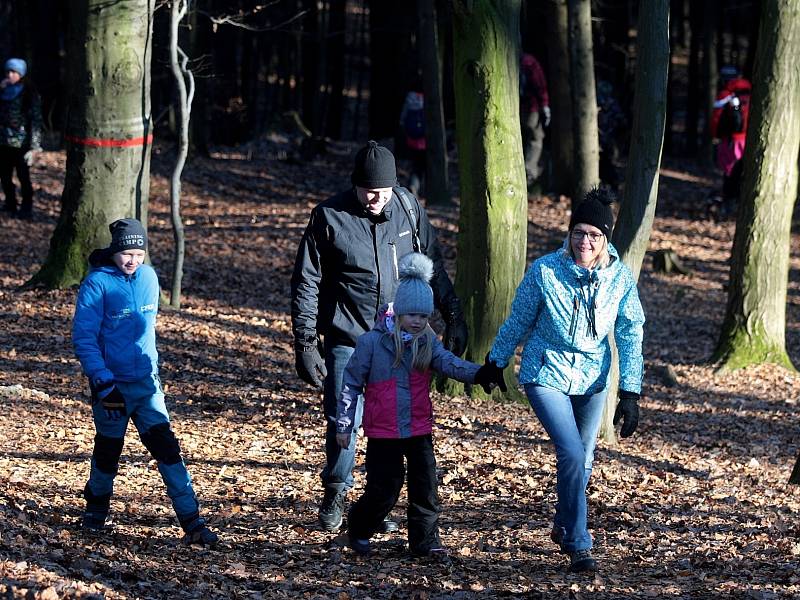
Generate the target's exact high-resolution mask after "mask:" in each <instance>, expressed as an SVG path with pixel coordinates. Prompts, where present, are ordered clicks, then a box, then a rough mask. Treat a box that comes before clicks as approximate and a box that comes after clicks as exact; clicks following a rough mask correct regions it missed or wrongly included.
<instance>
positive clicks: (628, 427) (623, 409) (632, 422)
mask: <svg viewBox="0 0 800 600" xmlns="http://www.w3.org/2000/svg"><path fill="white" fill-rule="evenodd" d="M618 395H619V404H617V410H616V412H615V413H614V425H616V424H617V423H619V422H620V420H622V429H620V432H619V435H620V436H621V437H624V438H626V437H630V436H632V435H633V432H634V431H636V426H637V425H639V394H637V393H636V392H628V391H625V390H620V391H619V394H618Z"/></svg>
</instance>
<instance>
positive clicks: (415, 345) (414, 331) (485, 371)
mask: <svg viewBox="0 0 800 600" xmlns="http://www.w3.org/2000/svg"><path fill="white" fill-rule="evenodd" d="M398 272H399V276H400V284H399V286H398V288H397V293H396V295H395V299H394V302H393V303H392V304H390V305H388V306H385V307H384V308H383V310H381V312H380V314H379V316H378V321H377V323H376V324H375V327H374V329H372V331H369V332H367V333H365V334H363V335H362V336H361V337H359V338H358V341H357V342H356V349H355V352H354V353H353V356H352V357H351V358H350V362H349V363H348V364H347V368H346V370H345V372H344V379H343V387H342V394H341V396H340V398H339V404H338V410H337V418H336V421H337V438H336V440H337V442H338V444H339V445H340V446H341V447H347V446H348V445H349V443H350V438H351V435H352V433H353V420H354V417H355V411H356V404H357V403H358V402H359V397H360V396H361V395H362V393H363V395H364V417H363V424H364V433H365V434H366V435H367V438H368V441H367V459H366V469H367V484H366V488H365V490H364V493H363V494H362V495H361V498H359V499H358V501H357V502H356V503H355V504H354V505H353V507H352V508H351V510H350V514H349V517H348V533H349V536H350V546H351V548H352V549H353V550H354V551H355V552H356V553H358V554H360V555H362V556H365V555H368V554H369V551H370V545H369V538H370V537H371V536H372V535H373V534H374V533H375V532H377V531H379V529H380V525H381V523H382V522H383V520H384V518H385V517H386V516H387V515H388V514H389V512H390V511H391V510H392V508H393V507H394V505H395V503H396V502H397V499H398V497H399V495H400V490H401V488H402V487H403V479H404V474H405V468H404V464H403V459H404V458H405V460H406V461H407V463H408V544H409V549H410V551H411V553H412V554H413V555H415V556H433V557H435V556H441V555H443V554H446V551H445V550H444V548H442V545H441V542H440V540H439V528H438V520H439V512H440V508H439V498H438V494H437V482H436V458H435V457H434V454H433V439H432V436H431V431H432V428H433V410H432V406H431V398H430V381H431V374H432V372H433V371H436V372H438V373H442V374H444V375H446V376H447V377H451V378H453V379H456V380H458V381H462V382H464V383H477V384H479V385H481V387H483V389H484V390H485V391H486V392H487V393H489V392H490V391H491V390H492V388H493V387H494V386H495V385H498V386H500V389H501V390H502V391H506V387H505V383H504V381H503V377H502V371H499V370H497V369H494V368H492V367H490V366H478V365H476V364H474V363H471V362H468V361H464V360H461V359H460V358H458V357H457V356H455V355H454V354H452V353H451V352H449V351H447V350H445V348H444V347H443V346H442V343H441V342H440V341H439V340H438V339H437V337H436V334H435V333H434V332H433V330H432V329H431V327H430V325H429V324H428V320H429V319H430V317H431V314H433V291H432V290H431V287H430V285H429V284H428V282H429V281H430V278H431V276H432V274H433V263H432V262H431V260H430V259H429V258H428V257H427V256H425V255H423V254H419V253H412V254H407V255H406V256H404V257H403V258H402V259H401V260H400V264H399V267H398Z"/></svg>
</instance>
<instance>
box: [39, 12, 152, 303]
mask: <svg viewBox="0 0 800 600" xmlns="http://www.w3.org/2000/svg"><path fill="white" fill-rule="evenodd" d="M153 7H154V3H153V2H151V1H148V0H118V1H116V2H107V1H106V0H72V2H70V10H69V27H68V40H67V48H68V50H67V70H68V75H69V76H68V78H67V81H68V84H69V89H68V91H67V121H66V130H65V135H64V139H65V141H66V145H67V166H66V175H65V179H64V191H63V193H62V195H61V214H60V216H59V218H58V223H57V225H56V228H55V231H54V232H53V236H52V237H51V239H50V250H49V253H48V255H47V258H46V259H45V262H44V263H43V264H42V266H41V268H40V270H39V272H38V273H36V275H34V276H33V278H32V279H31V280H30V281H29V282H28V284H27V285H29V286H34V285H35V286H43V287H47V288H64V287H69V286H71V285H75V284H77V283H80V281H81V279H83V276H84V275H85V274H86V271H87V267H88V264H87V257H88V255H89V253H90V252H91V250H92V249H94V248H99V247H103V246H106V245H108V243H109V242H110V239H111V234H110V233H109V231H108V224H109V223H111V222H112V221H114V220H116V219H120V218H123V217H136V218H137V219H139V220H140V221H142V223H143V224H144V225H145V226H146V225H147V198H148V193H149V189H150V144H151V142H152V138H153V136H152V133H151V121H150V48H151V34H152V22H153Z"/></svg>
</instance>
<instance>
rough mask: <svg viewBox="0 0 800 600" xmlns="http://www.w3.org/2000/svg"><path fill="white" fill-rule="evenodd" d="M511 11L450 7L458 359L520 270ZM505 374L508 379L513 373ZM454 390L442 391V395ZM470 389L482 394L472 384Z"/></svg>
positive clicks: (520, 166) (471, 349)
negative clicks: (461, 340) (462, 337)
mask: <svg viewBox="0 0 800 600" xmlns="http://www.w3.org/2000/svg"><path fill="white" fill-rule="evenodd" d="M519 13H520V0H456V1H455V2H454V3H453V48H454V66H455V69H454V82H455V90H456V93H455V98H456V143H457V145H458V158H459V160H458V165H459V174H460V177H461V215H460V219H459V235H458V268H457V276H456V290H457V291H458V296H459V298H461V300H462V301H463V303H464V314H465V316H466V319H467V324H468V325H469V329H470V337H469V345H468V346H467V352H466V357H467V359H468V360H473V361H475V362H480V363H482V362H483V359H484V356H485V355H486V353H487V352H488V351H489V349H490V348H491V345H492V342H493V340H494V337H495V334H496V333H497V330H498V329H499V327H500V325H501V324H502V323H503V321H504V319H505V317H506V315H507V314H508V312H509V310H510V307H511V301H512V300H513V298H514V292H515V290H516V287H517V284H518V283H519V281H520V280H521V278H522V274H523V271H524V268H525V248H526V239H527V207H528V198H527V189H526V182H525V165H524V163H523V159H522V153H521V152H520V148H521V147H522V140H521V137H520V129H519V126H518V123H519V77H518V75H517V73H518V72H519V54H520V46H519V44H520V41H519ZM507 377H509V381H510V378H511V377H513V368H509V369H508V375H507ZM458 389H459V386H456V385H452V386H451V385H448V386H447V390H448V391H450V392H457V391H458ZM512 389H514V387H513V386H512ZM471 391H472V394H473V395H482V394H483V392H482V391H481V390H480V388H479V387H477V386H474V387H473V388H472V390H471Z"/></svg>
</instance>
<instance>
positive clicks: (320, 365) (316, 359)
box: [294, 344, 328, 389]
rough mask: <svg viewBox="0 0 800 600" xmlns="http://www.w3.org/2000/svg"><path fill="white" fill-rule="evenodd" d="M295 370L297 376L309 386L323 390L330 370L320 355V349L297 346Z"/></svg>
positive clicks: (314, 346)
mask: <svg viewBox="0 0 800 600" xmlns="http://www.w3.org/2000/svg"><path fill="white" fill-rule="evenodd" d="M294 368H295V370H296V371H297V375H298V376H299V377H300V379H302V380H303V381H305V382H306V383H307V384H308V385H311V386H313V387H315V388H318V389H322V384H323V382H324V381H325V377H327V375H328V370H327V369H326V368H325V361H324V360H323V359H322V357H321V356H320V354H319V348H318V347H317V346H316V344H315V345H313V346H306V347H301V346H296V347H295V351H294Z"/></svg>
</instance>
